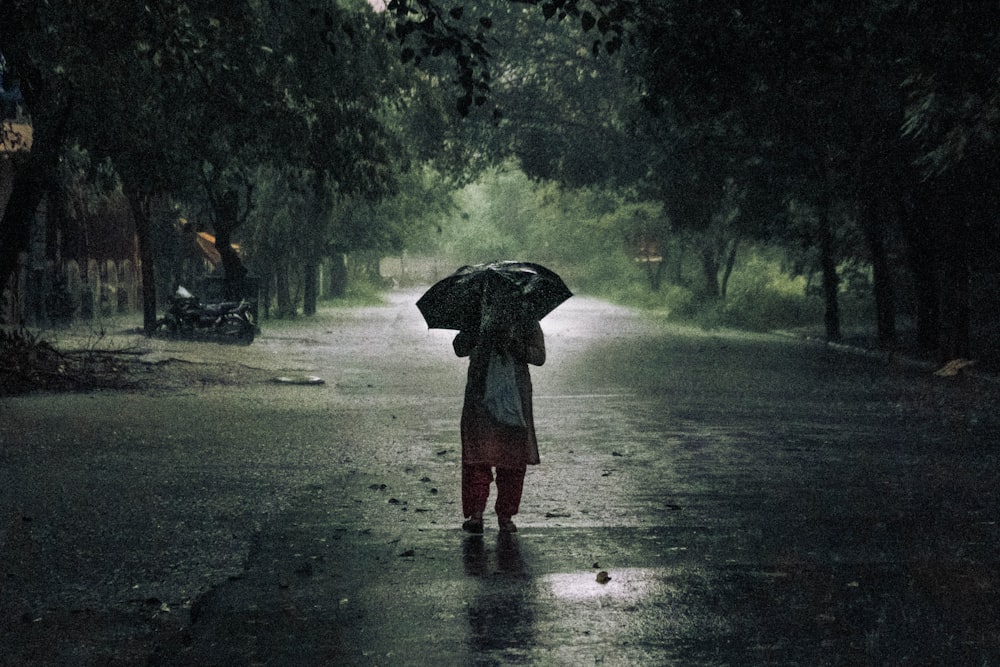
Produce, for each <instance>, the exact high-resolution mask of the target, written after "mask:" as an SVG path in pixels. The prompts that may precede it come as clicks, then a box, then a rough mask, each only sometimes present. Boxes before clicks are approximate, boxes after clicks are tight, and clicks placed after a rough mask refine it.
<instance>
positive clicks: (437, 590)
mask: <svg viewBox="0 0 1000 667" xmlns="http://www.w3.org/2000/svg"><path fill="white" fill-rule="evenodd" d="M418 296H419V292H415V291H397V292H393V293H392V295H391V296H390V303H389V304H388V305H386V306H383V307H374V308H363V309H336V310H327V311H323V312H322V313H321V314H320V315H319V316H317V317H316V318H315V319H310V320H303V321H301V322H298V323H295V324H292V325H280V326H279V325H274V326H267V324H265V328H264V332H263V334H262V335H261V336H260V337H259V338H258V340H257V341H256V342H254V343H253V344H252V345H250V346H227V345H218V344H215V343H211V342H185V341H177V340H152V341H147V340H145V339H139V340H138V341H137V342H134V343H130V344H131V345H136V346H139V347H143V348H144V349H145V350H146V351H148V352H149V353H150V354H149V355H147V356H146V357H145V358H144V359H145V361H148V362H150V363H155V364H157V365H156V366H155V367H154V370H155V371H156V375H157V377H159V376H160V375H162V378H163V380H162V381H161V380H152V381H150V383H149V385H148V386H147V387H144V388H140V389H138V390H131V391H100V392H92V393H86V394H67V395H50V394H37V395H30V396H24V397H17V398H6V399H0V576H2V579H0V664H2V665H109V664H110V665H133V664H136V665H143V664H150V665H171V666H173V665H254V664H260V665H327V664H329V665H386V666H390V665H505V664H525V665H574V666H575V665H588V664H598V665H748V664H775V665H783V664H788V665H792V664H800V665H856V664H861V665H863V664H871V665H894V664H900V665H908V664H920V665H935V664H940V665H995V664H998V663H1000V613H998V603H997V600H998V593H1000V591H998V587H1000V565H998V549H997V547H998V537H1000V535H998V528H997V523H996V522H997V519H998V498H997V494H998V481H1000V480H998V470H1000V466H998V461H997V453H998V437H997V436H998V433H1000V416H998V414H997V411H996V407H997V388H996V385H995V384H994V383H993V382H992V381H991V380H990V379H989V378H981V377H967V376H958V377H950V378H942V377H937V376H934V375H933V374H932V373H931V372H929V371H928V370H927V369H926V368H924V367H920V366H913V365H909V364H906V363H903V362H900V361H898V360H892V361H890V360H887V359H885V358H881V357H877V356H868V355H861V354H852V353H849V352H847V351H844V350H832V349H829V348H827V347H825V346H823V345H821V344H817V343H810V342H807V341H802V340H797V339H793V338H790V337H781V336H775V335H743V334H735V333H728V332H704V331H699V330H694V329H686V328H681V327H677V326H674V325H670V324H668V323H665V322H663V321H661V320H659V319H657V318H654V317H650V316H644V315H642V314H639V313H636V312H634V311H631V310H628V309H624V308H618V307H614V306H611V305H609V304H607V303H604V302H600V301H597V300H593V299H588V298H581V297H575V298H573V299H571V300H570V301H568V302H567V303H566V304H564V305H563V306H562V307H560V308H559V309H558V310H557V311H555V312H554V313H553V314H552V315H550V316H549V317H548V318H546V319H545V320H544V321H543V322H542V326H543V330H544V331H545V333H546V342H547V347H548V362H547V363H546V365H545V366H543V367H541V368H537V369H536V368H533V369H532V377H533V380H534V387H535V415H536V426H537V430H538V434H539V441H540V449H541V453H542V465H540V466H537V467H532V468H531V469H529V471H528V477H527V481H526V485H525V486H526V488H525V494H524V500H523V505H522V512H521V514H520V515H519V516H517V517H516V521H517V524H518V527H519V532H518V533H516V534H514V535H500V534H499V533H498V532H497V530H496V526H495V523H494V522H491V521H488V522H487V530H486V533H485V535H483V536H482V537H473V536H468V535H466V534H463V533H462V531H461V530H460V528H459V526H460V524H461V521H462V516H461V506H460V500H459V488H458V482H459V463H460V446H459V434H458V422H459V416H460V412H461V400H462V399H461V397H462V388H463V385H464V375H465V367H466V360H463V359H458V358H456V357H455V356H454V354H453V353H452V351H451V338H452V333H449V332H445V331H428V330H427V329H426V327H425V326H424V324H423V322H422V320H421V318H420V315H419V313H418V311H417V310H416V308H415V307H414V306H413V302H414V301H415V300H416V298H417V297H418ZM309 376H315V377H319V378H322V379H323V380H324V383H323V384H288V383H279V382H274V379H275V378H278V377H286V378H290V379H293V380H297V379H300V378H305V377H309ZM491 502H492V501H491ZM602 573H606V576H605V574H602Z"/></svg>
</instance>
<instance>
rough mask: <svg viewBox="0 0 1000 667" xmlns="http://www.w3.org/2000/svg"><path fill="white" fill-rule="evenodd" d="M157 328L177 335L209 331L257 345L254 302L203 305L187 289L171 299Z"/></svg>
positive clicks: (226, 302) (178, 292) (176, 293)
mask: <svg viewBox="0 0 1000 667" xmlns="http://www.w3.org/2000/svg"><path fill="white" fill-rule="evenodd" d="M156 328H157V330H159V329H165V330H166V331H167V332H168V333H170V334H175V335H176V334H180V335H195V334H196V333H199V332H202V331H207V332H209V333H213V334H216V335H219V336H222V337H224V338H234V339H237V340H241V341H245V342H247V343H250V342H253V339H254V335H255V334H256V331H257V327H256V325H255V324H254V318H253V311H252V309H251V307H250V302H249V301H247V300H246V299H243V300H242V301H223V302H221V303H206V304H203V303H201V301H199V300H198V297H196V296H195V295H193V294H191V292H189V291H187V290H186V289H185V288H184V287H178V288H177V291H176V292H175V293H174V295H173V296H172V297H170V306H169V307H168V308H167V312H166V314H165V315H164V316H163V317H162V318H161V319H159V320H158V321H157V323H156Z"/></svg>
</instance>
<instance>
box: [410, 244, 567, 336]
mask: <svg viewBox="0 0 1000 667" xmlns="http://www.w3.org/2000/svg"><path fill="white" fill-rule="evenodd" d="M486 295H489V296H491V297H493V298H494V299H496V300H498V301H502V302H505V303H509V304H510V305H511V306H517V307H519V309H520V311H521V315H523V316H524V317H528V318H530V319H532V320H536V321H537V320H540V319H542V318H543V317H545V316H546V315H548V314H549V313H551V312H552V311H553V310H555V308H556V306H558V305H559V304H561V303H562V302H563V301H565V300H566V299H568V298H570V297H571V296H573V293H572V292H570V291H569V288H567V287H566V283H564V282H563V280H562V278H560V277H559V276H558V275H556V273H555V272H554V271H552V270H550V269H547V268H545V267H544V266H542V265H541V264H533V263H531V262H515V261H509V260H508V261H499V262H490V263H488V264H475V265H473V266H463V267H462V268H460V269H459V270H457V271H455V273H453V274H451V275H450V276H448V277H447V278H443V279H442V280H439V281H438V282H436V283H435V284H434V285H433V286H432V287H431V288H430V289H429V290H427V291H426V292H425V293H424V295H423V296H422V297H420V299H419V300H418V301H417V308H419V309H420V312H421V314H423V316H424V319H425V320H426V321H427V326H429V327H430V328H432V329H458V330H460V331H463V330H466V331H468V330H475V329H477V328H478V327H479V323H480V321H481V320H482V304H483V301H484V296H486Z"/></svg>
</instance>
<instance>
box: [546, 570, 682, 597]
mask: <svg viewBox="0 0 1000 667" xmlns="http://www.w3.org/2000/svg"><path fill="white" fill-rule="evenodd" d="M603 571H604V570H597V569H594V570H586V571H583V572H558V573H555V574H549V575H545V576H544V577H542V578H541V580H540V581H541V585H542V587H543V588H547V589H548V591H549V592H550V593H551V594H552V595H553V596H554V597H556V598H558V599H561V600H567V601H577V600H589V599H595V598H613V599H614V600H615V601H618V602H626V603H636V602H639V601H640V600H642V599H643V598H646V597H649V596H651V595H655V594H660V593H662V592H663V589H664V586H665V583H664V580H665V579H666V578H667V577H668V576H669V574H670V573H669V572H668V569H667V568H626V569H621V570H608V571H607V573H608V576H610V579H609V580H608V581H606V582H605V583H601V582H600V581H598V578H599V576H598V575H599V573H600V572H603Z"/></svg>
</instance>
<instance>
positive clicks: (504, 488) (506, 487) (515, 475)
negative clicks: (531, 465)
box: [496, 466, 527, 532]
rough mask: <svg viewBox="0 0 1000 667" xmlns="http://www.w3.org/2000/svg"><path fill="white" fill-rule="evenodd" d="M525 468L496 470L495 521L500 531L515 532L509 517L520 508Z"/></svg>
mask: <svg viewBox="0 0 1000 667" xmlns="http://www.w3.org/2000/svg"><path fill="white" fill-rule="evenodd" d="M526 472H527V466H521V467H520V468H497V503H496V511H497V519H498V520H499V521H500V528H501V530H509V531H511V532H513V531H514V530H517V529H516V528H515V527H514V523H513V522H512V521H511V517H512V516H514V515H515V514H517V512H518V510H519V509H520V507H521V492H522V491H523V490H524V475H525V473H526Z"/></svg>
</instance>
